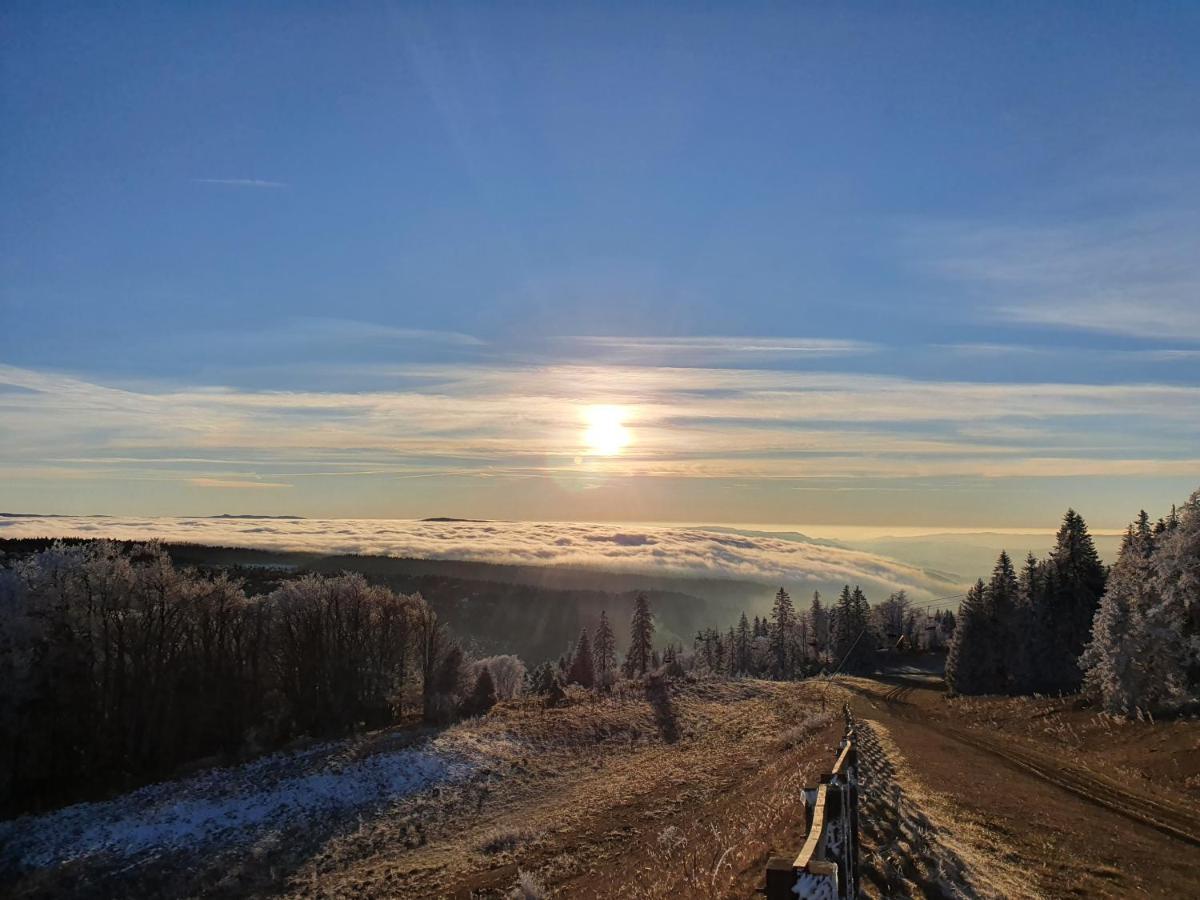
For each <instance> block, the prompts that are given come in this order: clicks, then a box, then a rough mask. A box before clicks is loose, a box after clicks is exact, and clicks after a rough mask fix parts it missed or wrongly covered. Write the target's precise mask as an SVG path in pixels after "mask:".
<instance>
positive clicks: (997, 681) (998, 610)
mask: <svg viewBox="0 0 1200 900" xmlns="http://www.w3.org/2000/svg"><path fill="white" fill-rule="evenodd" d="M987 608H988V617H987V630H988V632H989V634H988V642H989V644H990V645H991V646H990V648H989V659H990V663H991V666H992V671H991V673H990V675H989V677H988V684H987V690H988V691H989V692H996V693H1001V692H1003V693H1009V694H1013V693H1017V692H1019V691H1020V690H1023V689H1024V687H1025V685H1026V684H1027V682H1028V677H1027V664H1026V656H1025V654H1026V644H1025V640H1024V635H1022V634H1021V631H1020V622H1019V614H1020V608H1021V585H1020V583H1019V582H1018V580H1017V573H1016V571H1015V570H1014V569H1013V565H1012V560H1011V559H1010V558H1009V556H1008V553H1007V552H1006V551H1004V550H1001V551H1000V556H999V557H998V558H997V559H996V567H995V568H994V569H993V570H992V580H991V583H990V584H989V585H988V591H987Z"/></svg>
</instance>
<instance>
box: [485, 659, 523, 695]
mask: <svg viewBox="0 0 1200 900" xmlns="http://www.w3.org/2000/svg"><path fill="white" fill-rule="evenodd" d="M474 668H475V676H476V678H478V676H479V670H480V669H483V668H486V669H487V670H488V671H489V672H490V673H491V676H492V683H493V684H494V685H495V688H496V699H498V700H512V699H513V698H515V697H519V696H520V695H521V693H522V692H523V691H524V690H525V676H526V672H525V663H523V662H522V661H521V658H520V657H519V656H514V655H512V654H505V655H503V656H489V657H487V658H486V659H481V660H479V661H478V662H476V663H475V666H474Z"/></svg>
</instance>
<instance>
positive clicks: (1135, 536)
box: [1079, 510, 1159, 715]
mask: <svg viewBox="0 0 1200 900" xmlns="http://www.w3.org/2000/svg"><path fill="white" fill-rule="evenodd" d="M1153 557H1154V534H1153V532H1152V531H1151V528H1150V519H1149V516H1147V515H1146V513H1145V511H1144V510H1143V511H1142V513H1141V515H1140V516H1139V517H1138V521H1137V523H1136V524H1135V525H1131V526H1129V529H1128V530H1127V531H1126V532H1125V538H1124V539H1123V540H1122V542H1121V551H1120V555H1119V556H1118V557H1117V561H1116V563H1115V564H1114V565H1113V567H1112V571H1111V572H1110V573H1109V577H1108V584H1107V587H1106V589H1105V591H1104V597H1103V598H1101V600H1100V606H1099V607H1097V609H1096V616H1095V619H1094V620H1093V622H1092V639H1091V641H1090V642H1089V644H1088V645H1087V647H1086V648H1085V649H1084V652H1083V656H1082V657H1081V658H1080V661H1079V664H1080V668H1082V669H1083V670H1084V681H1083V687H1084V691H1085V692H1086V693H1088V694H1089V695H1091V696H1092V697H1094V698H1095V699H1097V700H1098V701H1099V702H1100V703H1101V704H1102V705H1103V707H1104V709H1105V711H1107V712H1109V713H1112V714H1114V715H1133V714H1134V713H1135V711H1136V710H1137V709H1138V708H1139V707H1140V706H1141V705H1143V704H1145V703H1146V700H1147V698H1146V693H1147V692H1146V687H1147V685H1146V675H1147V663H1148V662H1149V660H1148V659H1147V658H1146V656H1145V654H1147V653H1155V652H1156V648H1152V647H1150V646H1148V641H1147V636H1148V635H1147V631H1146V612H1147V611H1148V610H1149V609H1150V608H1151V607H1152V606H1154V605H1156V603H1157V596H1156V591H1155V587H1156V585H1155V583H1154V582H1155V578H1154V558H1153ZM1151 667H1152V668H1159V666H1154V665H1152V666H1151Z"/></svg>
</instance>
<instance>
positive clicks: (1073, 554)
mask: <svg viewBox="0 0 1200 900" xmlns="http://www.w3.org/2000/svg"><path fill="white" fill-rule="evenodd" d="M1049 562H1050V565H1049V566H1048V570H1047V573H1046V581H1045V585H1044V587H1045V593H1044V602H1043V607H1044V608H1043V610H1042V615H1041V617H1040V618H1041V620H1042V627H1044V628H1045V629H1046V639H1047V642H1048V645H1047V647H1046V652H1047V654H1048V656H1047V659H1046V660H1045V663H1046V665H1045V670H1044V681H1045V686H1046V687H1047V688H1048V689H1050V690H1061V691H1074V690H1076V689H1078V687H1079V685H1080V682H1081V681H1082V672H1081V671H1080V669H1079V657H1080V655H1081V654H1082V653H1083V648H1084V646H1085V645H1086V644H1087V642H1088V641H1089V640H1090V638H1091V633H1092V622H1093V620H1094V619H1095V616H1096V607H1097V606H1099V603H1100V597H1101V596H1102V595H1103V593H1104V582H1105V577H1106V573H1105V570H1104V566H1103V564H1101V562H1100V556H1099V554H1097V553H1096V545H1095V544H1094V543H1093V541H1092V536H1091V535H1090V534H1089V533H1088V530H1087V524H1086V523H1085V522H1084V521H1083V517H1082V516H1080V515H1079V514H1078V513H1077V512H1075V510H1073V509H1068V510H1067V512H1066V515H1064V516H1063V522H1062V525H1061V527H1060V528H1059V530H1058V535H1057V537H1056V540H1055V547H1054V550H1053V551H1052V552H1051V554H1050V561H1049Z"/></svg>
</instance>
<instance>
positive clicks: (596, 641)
mask: <svg viewBox="0 0 1200 900" xmlns="http://www.w3.org/2000/svg"><path fill="white" fill-rule="evenodd" d="M592 657H593V659H594V661H595V664H596V680H597V681H598V682H599V683H600V685H601V686H603V687H607V686H608V684H609V682H610V681H611V680H612V675H613V673H614V672H615V670H616V668H617V639H616V638H615V637H614V636H613V630H612V626H611V625H609V624H608V614H607V613H606V612H604V611H603V610H601V612H600V622H599V623H598V624H597V625H596V634H595V637H594V638H593V640H592Z"/></svg>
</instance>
